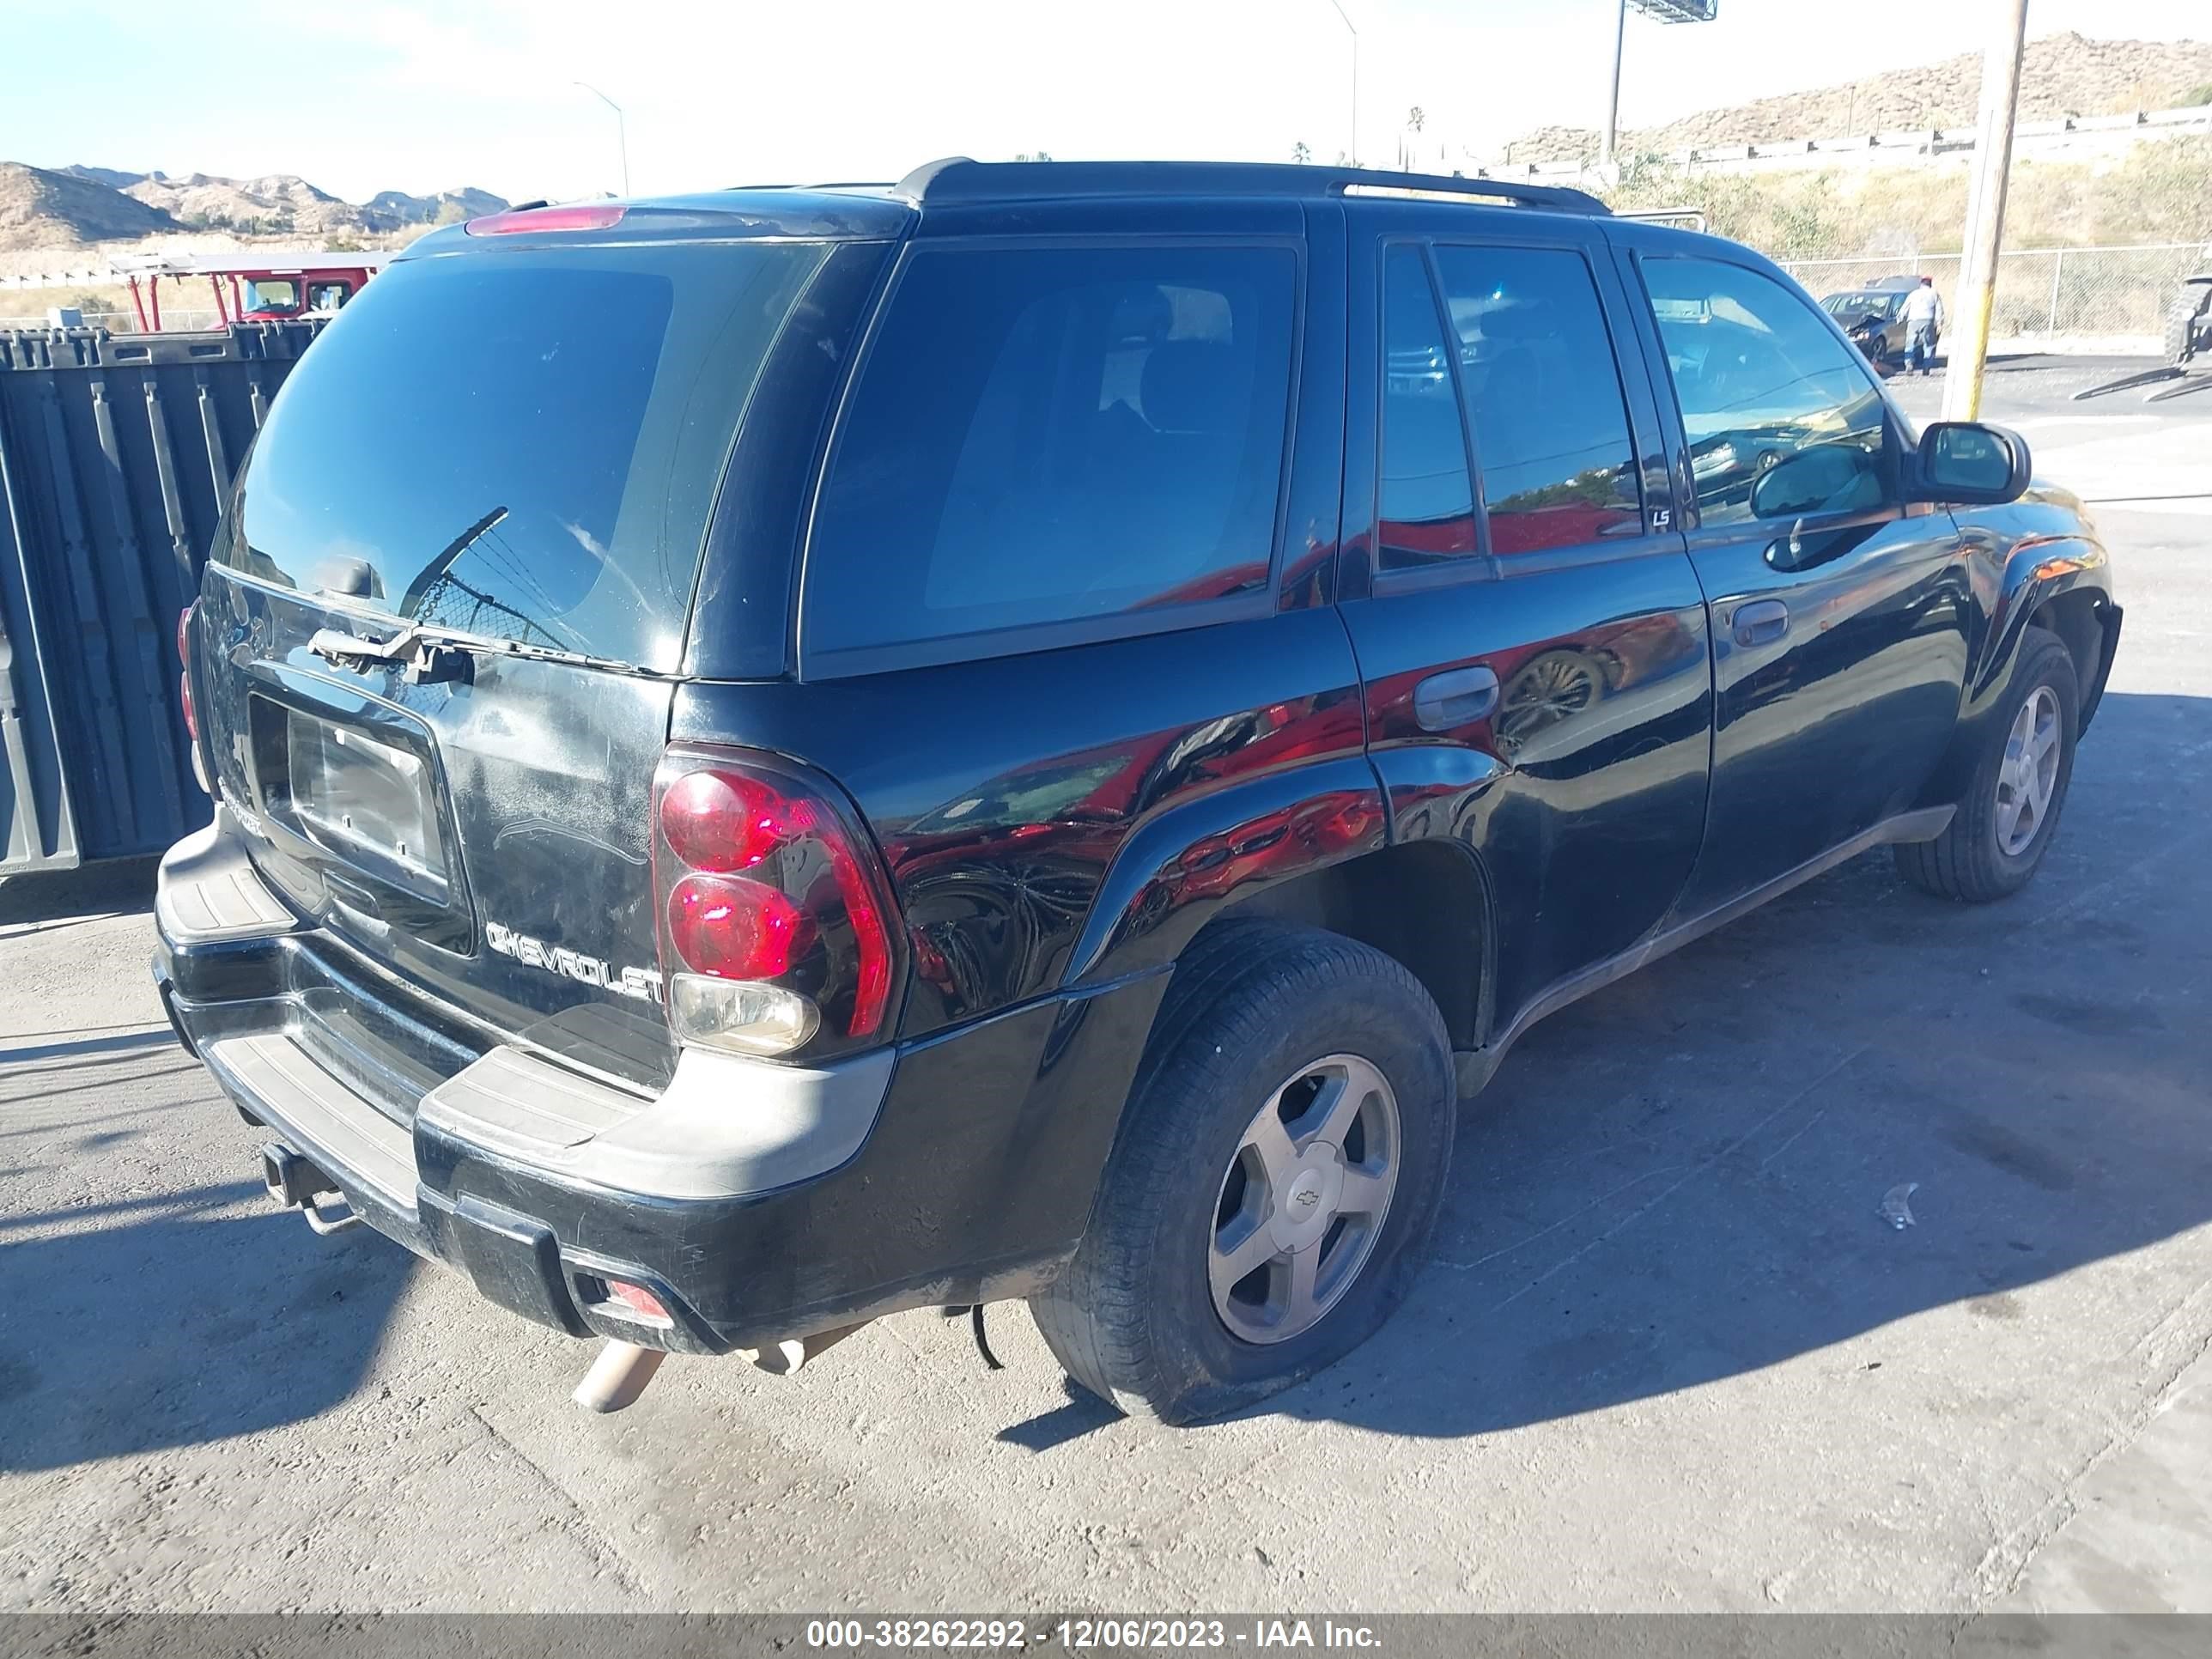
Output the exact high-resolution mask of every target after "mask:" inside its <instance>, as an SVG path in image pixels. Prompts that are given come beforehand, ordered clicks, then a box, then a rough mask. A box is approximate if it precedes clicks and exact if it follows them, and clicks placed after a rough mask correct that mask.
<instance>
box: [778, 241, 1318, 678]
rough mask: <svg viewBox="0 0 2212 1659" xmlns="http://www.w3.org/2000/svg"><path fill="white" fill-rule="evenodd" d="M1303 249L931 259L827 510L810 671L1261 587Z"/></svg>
mask: <svg viewBox="0 0 2212 1659" xmlns="http://www.w3.org/2000/svg"><path fill="white" fill-rule="evenodd" d="M1296 310H1297V259H1296V256H1295V255H1294V254H1293V252H1291V250H1290V249H1288V248H1283V247H1272V246H1233V247H1231V246H1223V247H1206V246H1157V247H1144V246H1114V247H1064V246H1062V247H1024V248H1006V247H997V248H969V249H925V250H921V251H919V252H916V253H915V254H914V255H913V256H912V258H910V260H909V262H908V266H907V268H906V270H905V272H904V274H903V276H902V277H901V279H900V281H899V283H898V287H897V289H896V292H895V294H894V295H893V296H892V299H891V301H890V309H889V312H888V313H887V314H886V315H885V316H884V319H883V322H882V324H881V326H880V328H879V330H878V334H877V337H876V339H875V341H874V343H873V344H872V346H871V348H870V349H869V354H868V357H867V360H866V363H865V364H864V366H863V367H862V369H861V372H860V382H859V384H858V386H856V387H855V389H854V393H853V396H852V400H851V402H850V404H849V405H848V410H847V413H846V416H845V420H844V422H843V427H842V431H841V433H840V435H839V437H838V440H837V444H836V453H835V455H834V457H833V459H832V460H831V462H830V465H829V472H828V476H827V477H826V478H825V479H824V481H823V489H822V495H821V498H820V500H819V501H818V502H817V507H816V512H815V520H814V529H813V534H812V538H811V544H810V546H809V550H808V553H807V563H806V578H805V588H806V592H805V602H804V609H803V613H802V621H801V624H800V640H801V645H802V648H803V649H804V651H805V654H806V657H807V659H809V660H810V661H815V662H819V661H821V660H823V659H824V658H825V657H827V656H829V655H831V654H833V653H842V652H850V651H860V650H869V649H873V648H880V647H893V646H902V645H908V644H912V643H914V642H916V641H941V640H945V639H949V638H953V637H957V636H965V635H986V634H989V633H992V632H994V631H996V630H1004V629H1026V628H1030V627H1035V626H1036V625H1039V624H1048V623H1074V622H1081V621H1085V620H1095V619H1097V618H1103V617H1115V616H1117V615H1124V614H1133V613H1146V614H1150V615H1158V614H1160V613H1163V612H1165V611H1171V610H1173V609H1175V608H1177V607H1182V606H1187V605H1197V604H1200V603H1202V602H1205V601H1207V600H1216V599H1225V598H1230V597H1233V596H1236V595H1239V594H1247V593H1251V592H1255V591H1259V590H1263V589H1265V587H1266V586H1267V577H1268V565H1269V561H1270V558H1271V557H1272V555H1273V548H1274V538H1275V520H1276V502H1277V499H1278V497H1279V494H1280V491H1281V485H1282V476H1283V470H1284V455H1285V430H1286V424H1287V421H1288V417H1289V407H1290V386H1291V349H1292V343H1293V339H1294V331H1295V325H1296V316H1295V313H1296Z"/></svg>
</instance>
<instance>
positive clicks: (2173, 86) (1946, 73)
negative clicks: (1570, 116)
mask: <svg viewBox="0 0 2212 1659" xmlns="http://www.w3.org/2000/svg"><path fill="white" fill-rule="evenodd" d="M2208 85H2212V43H2206V42H2203V41H2195V40H2179V41H2176V40H2087V39H2085V38H2084V37H2082V36H2081V35H2079V34H2074V33H2066V34H2053V35H2049V36H2046V37H2045V38H2044V39H2043V40H2031V41H2029V42H2028V43H2027V58H2026V59H2025V61H2024V62H2023V63H2022V64H2021V76H2020V115H2021V119H2022V120H2024V121H2033V120H2047V119H2051V118H2057V117H2059V116H2063V115H2109V114H2117V113H2119V112H2124V111H2128V110H2137V109H2162V108H2166V107H2167V106H2171V105H2173V104H2176V103H2179V102H2180V101H2182V100H2184V99H2185V98H2187V97H2190V96H2191V95H2192V94H2199V93H2201V92H2202V90H2203V88H2205V87H2206V86H2208ZM1981 95H1982V59H1981V56H1980V54H1978V53H1969V54H1967V55H1966V56H1964V57H1960V58H1949V59H1947V60H1946V61H1944V62H1942V63H1940V64H1924V65H1923V66H1921V67H1919V68H1917V69H1902V70H1889V71H1887V73H1885V74H1881V75H1875V76H1868V77H1867V78H1866V79H1864V80H1863V81H1857V82H1842V83H1839V84H1838V85H1835V86H1831V87H1822V88H1818V89H1817V90H1815V91H1812V92H1793V93H1788V94H1784V95H1782V96H1780V97H1775V98H1760V99H1758V100H1754V101H1753V102H1751V103H1748V104H1737V105H1735V106H1732V107H1729V108H1726V109H1712V110H1705V111H1702V112H1699V113H1698V114H1696V115H1691V116H1686V117H1684V118H1682V119H1680V120H1679V121H1670V122H1668V124H1667V125H1664V126H1659V127H1646V128H1642V129H1638V130H1637V131H1624V132H1623V133H1622V134H1621V146H1620V147H1621V150H1622V152H1623V154H1624V155H1650V154H1654V153H1658V154H1668V153H1671V152H1673V151H1675V150H1681V149H1695V148H1698V147H1699V146H1702V145H1718V144H1756V143H1769V142H1772V141H1776V140H1779V139H1785V138H1826V137H1844V136H1847V135H1849V134H1851V133H1864V132H1894V131H1911V130H1915V129H1924V128H1928V127H1944V128H1949V127H1971V126H1972V125H1973V124H1974V117H1975V112H1976V111H1977V110H1978V109H1979V107H1980V105H1981ZM1597 149H1598V135H1597V133H1596V132H1595V131H1594V130H1592V129H1590V128H1588V127H1564V126H1553V127H1540V128H1538V129H1537V130H1536V131H1534V132H1531V133H1527V134H1524V135H1523V136H1522V137H1519V138H1516V139H1515V140H1514V141H1513V143H1512V146H1511V155H1510V159H1512V160H1513V161H1582V160H1584V159H1586V158H1588V157H1590V156H1594V155H1596V153H1597Z"/></svg>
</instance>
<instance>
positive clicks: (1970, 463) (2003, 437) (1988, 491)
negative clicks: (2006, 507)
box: [1915, 421, 2033, 506]
mask: <svg viewBox="0 0 2212 1659" xmlns="http://www.w3.org/2000/svg"><path fill="white" fill-rule="evenodd" d="M2032 470H2033V463H2032V462H2031V461H2030V459H2029V457H2028V453H2027V439H2025V438H2023V437H2021V435H2020V434H2019V433H2017V432H2014V431H2012V430H2010V429H2008V428H2005V427H2001V426H1984V425H1983V424H1982V423H1981V422H1978V421H1938V422H1936V424H1935V425H1933V426H1931V427H1929V428H1928V429H1927V431H1925V432H1923V433H1922V434H1921V435H1920V456H1919V471H1920V488H1919V489H1918V490H1917V491H1916V492H1915V493H1916V494H1917V495H1919V496H1920V497H1921V498H1922V499H1923V500H1926V501H1943V502H1950V503H1955V504H1958V505H1962V506H1996V505H1998V504H2000V503H2002V502H2005V501H2018V500H2019V499H2020V497H2021V492H2022V491H2024V490H2026V489H2027V483H2028V478H2029V476H2030V474H2031V471H2032Z"/></svg>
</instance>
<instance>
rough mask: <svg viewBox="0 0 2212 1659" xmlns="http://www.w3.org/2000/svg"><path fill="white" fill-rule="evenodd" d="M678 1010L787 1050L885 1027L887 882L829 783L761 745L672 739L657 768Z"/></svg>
mask: <svg viewBox="0 0 2212 1659" xmlns="http://www.w3.org/2000/svg"><path fill="white" fill-rule="evenodd" d="M653 872H654V891H655V896H656V898H657V900H658V902H659V918H660V967H661V974H662V976H663V979H664V981H665V984H666V986H667V992H668V1017H669V1024H670V1025H671V1028H672V1029H673V1030H674V1031H675V1033H676V1035H677V1036H678V1039H680V1040H681V1041H683V1042H691V1043H697V1044H700V1045H702V1046H704V1047H708V1048H723V1049H727V1050H730V1051H732V1052H734V1053H738V1054H789V1053H791V1052H792V1051H793V1050H795V1049H798V1048H804V1047H806V1046H807V1045H808V1044H810V1043H815V1042H816V1039H817V1037H818V1038H819V1039H820V1042H819V1043H818V1044H817V1048H820V1049H823V1050H827V1049H832V1048H854V1047H859V1046H860V1045H862V1044H865V1043H868V1042H874V1041H878V1040H880V1039H882V1038H884V1037H886V1036H889V1035H890V1000H891V988H892V986H893V983H894V972H893V970H894V968H895V966H896V964H895V963H894V961H893V954H894V951H895V950H896V943H895V941H896V937H897V936H896V933H895V932H894V930H893V928H892V926H891V916H892V911H891V904H890V893H889V890H888V888H887V886H886V884H885V883H884V875H883V871H882V867H881V866H880V864H879V863H878V860H877V857H876V853H875V848H874V846H873V844H872V842H870V841H869V840H868V838H867V836H866V833H865V832H864V831H863V830H861V829H860V827H859V825H858V824H857V823H855V822H854V819H853V817H852V816H851V815H850V813H848V811H846V810H845V808H844V807H843V805H842V804H841V802H840V800H839V799H838V797H837V793H836V789H835V787H833V786H831V785H830V784H829V783H828V782H826V781H820V780H817V779H815V778H813V777H811V776H809V775H805V774H804V773H802V772H800V771H799V770H798V769H796V768H793V767H790V766H787V765H786V764H785V763H781V762H779V761H772V760H769V759H768V758H766V757H763V756H759V755H755V754H750V753H747V754H744V755H735V754H732V753H730V752H728V751H726V750H709V749H692V748H676V749H671V750H669V751H668V753H667V755H666V756H665V757H664V758H663V760H662V762H661V764H660V771H659V775H658V776H656V777H655V778H654V780H653Z"/></svg>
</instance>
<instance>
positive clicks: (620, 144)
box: [575, 81, 629, 196]
mask: <svg viewBox="0 0 2212 1659" xmlns="http://www.w3.org/2000/svg"><path fill="white" fill-rule="evenodd" d="M575 84H576V85H578V86H580V87H581V88H583V89H584V90H585V91H586V92H588V93H590V94H592V97H594V98H596V99H598V100H599V101H600V102H601V103H603V104H605V106H607V107H608V108H609V109H611V110H612V111H613V112H615V144H616V146H617V149H620V150H621V152H622V175H623V195H625V196H627V195H629V125H628V123H626V122H625V121H624V120H623V106H621V105H620V104H617V102H615V100H613V99H611V98H610V97H608V96H607V95H606V94H605V93H604V92H601V91H600V90H599V88H597V87H595V86H593V85H592V83H591V82H589V81H579V82H576V83H575Z"/></svg>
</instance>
